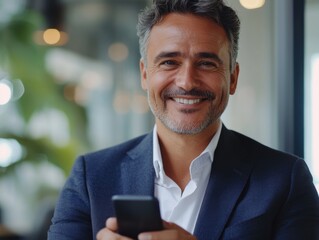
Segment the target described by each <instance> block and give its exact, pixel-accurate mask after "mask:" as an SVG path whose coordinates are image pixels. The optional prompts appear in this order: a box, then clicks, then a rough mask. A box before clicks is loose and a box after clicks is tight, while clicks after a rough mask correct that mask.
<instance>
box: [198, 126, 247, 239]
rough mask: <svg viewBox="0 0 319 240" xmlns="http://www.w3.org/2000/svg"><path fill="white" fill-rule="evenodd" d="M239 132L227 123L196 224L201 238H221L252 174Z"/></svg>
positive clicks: (217, 149) (216, 152) (216, 151)
mask: <svg viewBox="0 0 319 240" xmlns="http://www.w3.org/2000/svg"><path fill="white" fill-rule="evenodd" d="M240 145H241V144H240V141H239V139H238V136H237V135H235V134H234V133H233V132H232V131H230V130H228V129H226V128H225V126H223V129H222V132H221V136H220V139H219V142H218V145H217V148H216V150H215V156H214V162H213V164H212V171H211V175H210V179H209V182H208V185H207V190H206V193H205V196H204V200H203V203H202V207H201V210H200V213H199V216H198V219H197V223H196V227H195V235H196V236H197V237H198V239H201V240H206V239H207V240H208V239H210V240H211V239H219V238H220V236H221V235H222V233H223V229H224V228H225V226H226V224H227V220H228V219H229V217H230V215H231V213H232V211H233V209H234V207H235V205H236V202H237V200H238V198H239V196H240V194H241V192H242V191H243V189H244V187H245V185H246V183H247V180H248V178H249V175H250V172H251V169H252V164H251V163H250V162H248V161H247V160H246V158H245V157H244V152H243V150H242V149H240Z"/></svg>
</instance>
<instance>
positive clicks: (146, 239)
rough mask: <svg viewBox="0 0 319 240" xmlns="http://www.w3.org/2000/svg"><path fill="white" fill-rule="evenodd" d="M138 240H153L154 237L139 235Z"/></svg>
mask: <svg viewBox="0 0 319 240" xmlns="http://www.w3.org/2000/svg"><path fill="white" fill-rule="evenodd" d="M138 240H152V235H151V234H148V233H141V234H140V235H138Z"/></svg>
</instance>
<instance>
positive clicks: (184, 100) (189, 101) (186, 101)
mask: <svg viewBox="0 0 319 240" xmlns="http://www.w3.org/2000/svg"><path fill="white" fill-rule="evenodd" d="M173 100H174V101H175V102H178V103H181V104H186V105H191V104H196V103H199V102H201V101H203V99H200V98H197V99H187V98H173Z"/></svg>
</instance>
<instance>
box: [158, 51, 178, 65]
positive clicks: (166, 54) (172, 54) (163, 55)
mask: <svg viewBox="0 0 319 240" xmlns="http://www.w3.org/2000/svg"><path fill="white" fill-rule="evenodd" d="M181 55H182V54H181V53H180V52H161V53H159V54H158V55H157V56H156V57H155V58H154V63H157V62H159V61H160V60H161V59H163V58H171V57H178V56H181Z"/></svg>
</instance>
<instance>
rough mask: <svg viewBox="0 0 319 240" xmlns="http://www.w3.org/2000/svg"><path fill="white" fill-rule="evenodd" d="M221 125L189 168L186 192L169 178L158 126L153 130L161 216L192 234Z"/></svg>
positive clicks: (156, 185)
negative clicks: (164, 163)
mask: <svg viewBox="0 0 319 240" xmlns="http://www.w3.org/2000/svg"><path fill="white" fill-rule="evenodd" d="M221 128H222V124H220V126H219V128H218V130H217V132H216V134H215V136H214V137H213V138H212V140H211V141H210V143H209V144H208V146H207V147H206V149H205V150H204V151H203V152H202V153H201V154H200V155H199V156H198V157H196V158H195V159H194V160H193V161H192V163H191V165H190V168H189V171H190V176H191V179H190V181H189V182H188V184H187V185H186V187H185V189H184V191H183V192H182V190H181V189H180V188H179V186H178V185H177V184H176V183H175V182H174V181H173V180H172V179H171V178H169V177H168V176H167V175H166V174H165V172H164V168H163V161H162V155H161V151H160V146H159V142H158V137H157V128H156V125H155V127H154V131H153V164H154V168H155V173H156V178H155V196H156V197H157V198H158V200H159V204H160V211H161V216H162V219H164V220H165V221H168V222H173V223H175V224H177V225H179V226H181V227H182V228H184V229H185V230H187V231H188V232H190V233H193V232H194V229H195V224H196V221H197V217H198V214H199V210H200V207H201V204H202V201H203V198H204V194H205V191H206V187H207V184H208V180H209V175H210V172H211V165H212V162H213V160H214V152H215V149H216V146H217V143H218V140H219V136H220V132H221Z"/></svg>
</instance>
